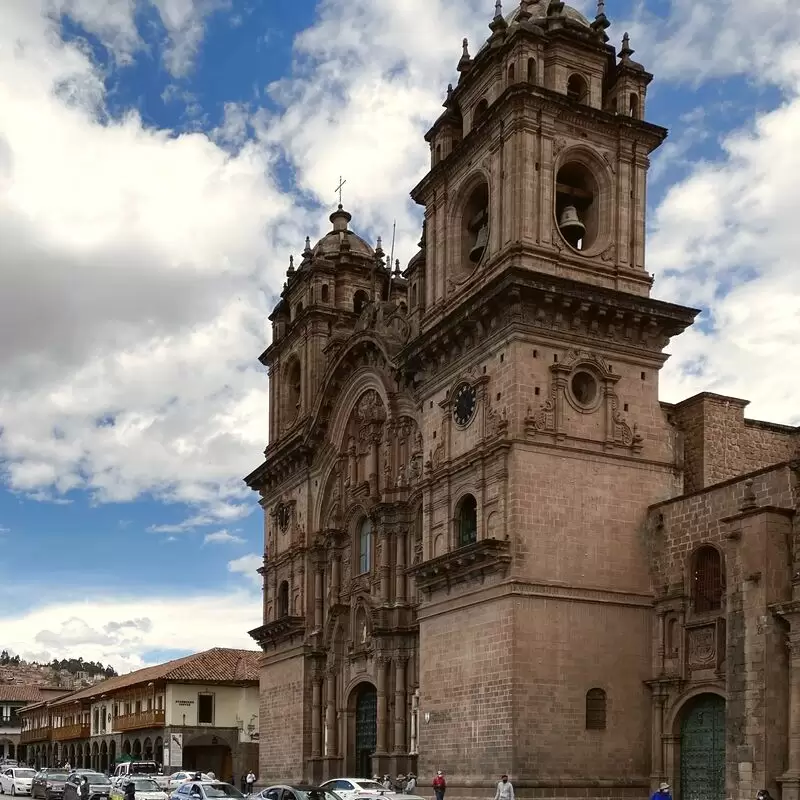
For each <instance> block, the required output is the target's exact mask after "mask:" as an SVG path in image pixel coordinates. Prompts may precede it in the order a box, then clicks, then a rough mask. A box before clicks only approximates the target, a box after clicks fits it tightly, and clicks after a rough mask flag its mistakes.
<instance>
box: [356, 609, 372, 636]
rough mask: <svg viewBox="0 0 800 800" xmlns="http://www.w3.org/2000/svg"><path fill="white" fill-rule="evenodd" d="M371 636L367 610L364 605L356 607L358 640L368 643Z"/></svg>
mask: <svg viewBox="0 0 800 800" xmlns="http://www.w3.org/2000/svg"><path fill="white" fill-rule="evenodd" d="M368 637H369V627H368V626H367V612H366V611H365V610H364V608H363V606H359V607H358V608H357V609H356V642H357V643H358V644H366V643H367V638H368Z"/></svg>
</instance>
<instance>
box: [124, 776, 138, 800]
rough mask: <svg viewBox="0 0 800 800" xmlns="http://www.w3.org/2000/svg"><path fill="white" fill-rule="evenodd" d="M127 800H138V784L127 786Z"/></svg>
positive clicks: (128, 783) (127, 784) (128, 784)
mask: <svg viewBox="0 0 800 800" xmlns="http://www.w3.org/2000/svg"><path fill="white" fill-rule="evenodd" d="M125 800H136V784H135V783H134V782H133V781H128V782H127V783H126V784H125Z"/></svg>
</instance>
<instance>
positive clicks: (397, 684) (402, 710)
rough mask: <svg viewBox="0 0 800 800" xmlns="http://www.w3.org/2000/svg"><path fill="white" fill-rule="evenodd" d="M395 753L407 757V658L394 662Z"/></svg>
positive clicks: (402, 657)
mask: <svg viewBox="0 0 800 800" xmlns="http://www.w3.org/2000/svg"><path fill="white" fill-rule="evenodd" d="M394 752H395V753H397V754H402V755H406V754H407V752H408V751H407V750H406V657H405V656H398V657H397V658H396V659H395V661H394Z"/></svg>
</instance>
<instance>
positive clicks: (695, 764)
mask: <svg viewBox="0 0 800 800" xmlns="http://www.w3.org/2000/svg"><path fill="white" fill-rule="evenodd" d="M680 789H681V792H680V794H681V800H725V797H726V795H725V701H724V700H723V699H722V698H721V697H720V696H719V695H716V694H701V695H698V696H697V697H695V698H694V699H693V700H690V701H689V703H687V705H686V708H685V709H684V711H683V714H682V717H681V786H680Z"/></svg>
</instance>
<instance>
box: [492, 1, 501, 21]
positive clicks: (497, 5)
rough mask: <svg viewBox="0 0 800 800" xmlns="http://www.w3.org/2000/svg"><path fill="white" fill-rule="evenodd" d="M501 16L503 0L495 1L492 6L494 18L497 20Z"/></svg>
mask: <svg viewBox="0 0 800 800" xmlns="http://www.w3.org/2000/svg"><path fill="white" fill-rule="evenodd" d="M502 16H503V0H497V2H496V3H495V4H494V18H495V19H497V18H498V17H502Z"/></svg>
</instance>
